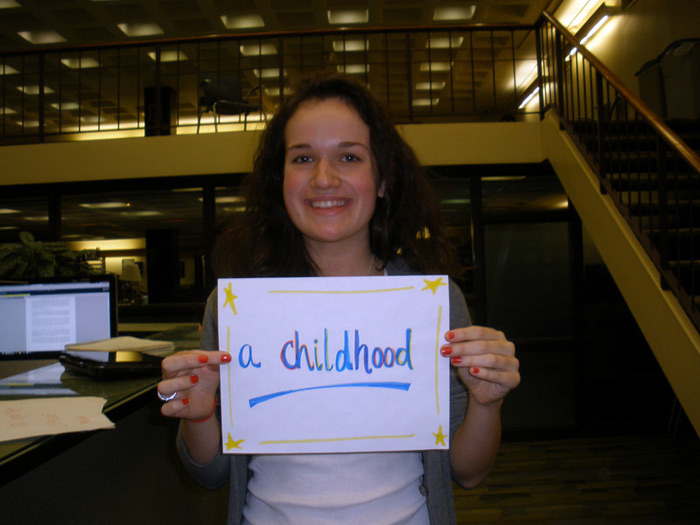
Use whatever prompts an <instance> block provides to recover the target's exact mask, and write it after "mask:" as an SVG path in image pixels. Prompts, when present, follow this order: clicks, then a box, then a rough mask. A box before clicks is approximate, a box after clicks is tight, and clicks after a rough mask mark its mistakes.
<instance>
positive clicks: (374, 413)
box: [218, 275, 449, 454]
mask: <svg viewBox="0 0 700 525" xmlns="http://www.w3.org/2000/svg"><path fill="white" fill-rule="evenodd" d="M218 299H219V344H220V348H221V349H222V350H227V351H229V352H230V353H231V355H232V357H233V359H232V361H231V363H230V364H229V365H227V366H222V367H221V369H220V370H221V411H222V433H223V435H222V438H223V439H222V448H223V451H224V452H225V453H244V454H264V453H311V452H314V453H315V452H361V451H364V452H369V451H390V450H426V449H446V448H447V447H449V438H448V434H449V361H448V360H447V359H445V358H442V357H440V355H439V349H440V346H441V345H442V343H443V342H444V339H443V334H444V333H445V332H446V331H447V330H448V329H449V294H448V278H447V277H446V276H439V275H434V276H390V277H334V278H325V277H324V278H278V279H222V280H219V295H218Z"/></svg>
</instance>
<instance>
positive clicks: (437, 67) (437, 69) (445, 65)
mask: <svg viewBox="0 0 700 525" xmlns="http://www.w3.org/2000/svg"><path fill="white" fill-rule="evenodd" d="M451 69H452V63H451V62H423V63H422V64H421V65H420V70H421V71H423V72H425V71H432V72H433V73H441V72H445V71H450V70H451Z"/></svg>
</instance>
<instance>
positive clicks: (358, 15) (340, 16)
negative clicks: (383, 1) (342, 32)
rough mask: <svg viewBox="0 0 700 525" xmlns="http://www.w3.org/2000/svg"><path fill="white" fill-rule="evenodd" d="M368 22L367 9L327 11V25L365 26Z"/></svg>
mask: <svg viewBox="0 0 700 525" xmlns="http://www.w3.org/2000/svg"><path fill="white" fill-rule="evenodd" d="M367 22H369V10H367V9H342V10H341V9H338V10H333V9H331V10H329V11H328V23H329V24H336V25H337V24H366V23H367Z"/></svg>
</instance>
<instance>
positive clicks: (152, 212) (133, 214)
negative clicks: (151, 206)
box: [120, 210, 163, 217]
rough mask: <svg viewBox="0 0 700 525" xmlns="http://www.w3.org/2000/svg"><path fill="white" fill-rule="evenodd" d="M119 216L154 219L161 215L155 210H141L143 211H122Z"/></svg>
mask: <svg viewBox="0 0 700 525" xmlns="http://www.w3.org/2000/svg"><path fill="white" fill-rule="evenodd" d="M120 215H124V216H125V217H155V216H156V215H163V213H162V212H160V211H155V210H143V211H123V212H121V213H120Z"/></svg>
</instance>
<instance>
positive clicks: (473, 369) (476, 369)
mask: <svg viewBox="0 0 700 525" xmlns="http://www.w3.org/2000/svg"><path fill="white" fill-rule="evenodd" d="M478 373H479V369H478V368H477V367H475V366H473V367H472V374H478Z"/></svg>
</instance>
